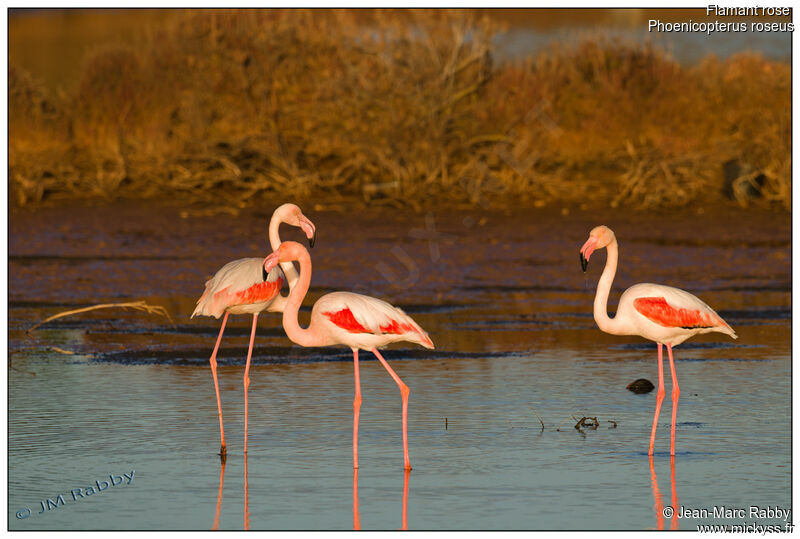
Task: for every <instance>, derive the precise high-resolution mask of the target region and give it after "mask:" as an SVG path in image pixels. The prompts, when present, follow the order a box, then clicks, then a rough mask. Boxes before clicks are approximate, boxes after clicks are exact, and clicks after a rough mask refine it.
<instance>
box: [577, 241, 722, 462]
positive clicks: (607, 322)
mask: <svg viewBox="0 0 800 539" xmlns="http://www.w3.org/2000/svg"><path fill="white" fill-rule="evenodd" d="M603 247H606V248H607V249H608V258H607V259H606V267H605V269H604V270H603V274H602V275H601V276H600V282H599V283H598V284H597V295H596V296H595V298H594V320H595V322H597V326H598V327H599V328H600V329H601V330H603V331H605V332H606V333H610V334H612V335H639V336H641V337H644V338H645V339H649V340H651V341H655V342H656V343H658V394H657V395H656V413H655V416H654V417H653V428H652V432H651V434H650V449H649V452H648V455H652V454H653V444H654V442H655V437H656V423H657V422H658V414H659V412H661V402H662V401H663V400H664V395H665V392H664V368H663V352H662V345H666V346H667V353H668V354H669V369H670V373H671V375H672V434H671V449H670V455H674V454H675V419H676V418H677V414H678V396H679V395H680V388H679V387H678V379H677V378H676V376H675V364H674V362H673V359H672V347H673V346H677V345H679V344H680V343H682V342H683V341H685V340H686V339H688V338H689V337H692V336H694V335H699V334H700V333H710V332H712V331H718V332H719V333H725V334H726V335H730V336H731V337H733V338H734V339H736V338H737V337H736V333H734V331H733V329H732V328H731V327H730V326H729V325H728V324H727V323H726V322H725V320H723V319H722V318H720V316H719V315H718V314H717V313H716V312H714V309H712V308H711V307H709V306H708V305H706V304H705V303H703V302H702V301H700V299H698V298H697V297H695V296H693V295H692V294H690V293H688V292H685V291H683V290H680V289H678V288H673V287H671V286H664V285H660V284H651V283H640V284H636V285H633V286H632V287H630V288H628V289H627V290H626V291H625V292H623V293H622V296H621V297H620V298H619V306H618V307H617V314H616V316H614V318H609V316H608V313H607V304H608V293H609V292H610V291H611V282H612V281H613V280H614V274H615V273H616V271H617V257H618V254H619V253H618V250H617V238H616V236H614V232H613V231H612V230H611V229H610V228H608V227H607V226H602V225H601V226H598V227H595V228H593V229H592V231H591V233H590V234H589V239H588V240H586V243H584V244H583V247H581V253H580V260H581V268H582V269H583V271H584V273H585V272H586V266H587V265H588V264H589V257H591V256H592V253H593V252H594V251H595V249H602V248H603Z"/></svg>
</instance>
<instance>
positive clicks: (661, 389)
mask: <svg viewBox="0 0 800 539" xmlns="http://www.w3.org/2000/svg"><path fill="white" fill-rule="evenodd" d="M663 359H664V350H663V348H662V345H661V343H658V393H657V394H656V413H655V415H654V416H653V430H652V432H651V433H650V449H649V451H648V452H647V454H648V455H652V454H653V444H655V441H656V427H657V426H658V414H659V413H661V402H662V401H663V400H664V395H665V394H666V392H665V391H664V362H663Z"/></svg>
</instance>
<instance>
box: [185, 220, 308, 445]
mask: <svg viewBox="0 0 800 539" xmlns="http://www.w3.org/2000/svg"><path fill="white" fill-rule="evenodd" d="M281 223H287V224H290V225H292V226H296V227H299V228H300V229H302V230H303V232H305V234H306V236H308V242H309V245H310V246H311V247H313V246H314V242H315V241H316V238H317V233H316V227H315V226H314V223H312V222H311V221H310V220H309V219H308V218H307V217H306V216H305V215H303V212H302V211H300V208H298V207H297V206H295V205H294V204H283V205H282V206H279V207H278V208H277V209H276V210H275V211H274V212H273V214H272V218H271V219H270V222H269V242H270V247H271V248H272V249H273V250H275V249H277V248H278V246H279V245H280V244H281V239H280V237H279V236H278V229H279V228H280V225H281ZM263 264H264V259H263V258H240V259H238V260H234V261H232V262H228V263H227V264H225V265H224V266H222V268H220V269H219V271H217V273H216V274H215V275H214V277H212V278H211V279H209V280H208V281H206V289H205V291H204V292H203V295H202V296H200V299H199V300H197V307H196V308H195V310H194V312H193V313H192V316H191V318H194V317H195V316H198V315H200V316H213V317H214V318H219V317H220V316H221V315H222V314H223V313H224V314H225V316H224V317H223V318H222V327H220V329H219V337H217V344H216V345H215V346H214V352H212V354H211V359H210V363H211V374H212V375H213V377H214V390H215V391H216V393H217V410H218V411H219V435H220V439H221V446H220V450H219V454H220V456H221V457H225V454H226V453H227V450H226V446H225V430H224V429H223V427H222V401H220V398H219V383H218V382H217V351H218V350H219V343H220V341H222V333H223V332H224V331H225V324H226V322H227V321H228V315H229V314H252V315H253V327H252V329H251V331H250V347H249V348H248V350H247V365H246V367H245V369H244V452H245V453H247V388H248V387H249V386H250V377H249V373H250V357H251V356H252V354H253V340H254V339H255V336H256V322H257V321H258V314H259V313H260V312H262V311H270V312H282V311H283V309H284V307H285V305H286V300H287V297H286V296H282V295H281V294H280V291H281V287H282V286H283V281H284V276H285V277H286V279H287V280H288V282H289V290H291V289H292V288H293V287H294V286H295V284H296V283H297V278H298V275H297V270H296V269H295V267H294V265H293V264H292V263H291V262H289V263H287V264H281V268H280V269H277V268H274V269H273V270H272V271H266V270H264V266H263ZM281 270H283V274H281Z"/></svg>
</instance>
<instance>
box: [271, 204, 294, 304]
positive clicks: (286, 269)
mask: <svg viewBox="0 0 800 539" xmlns="http://www.w3.org/2000/svg"><path fill="white" fill-rule="evenodd" d="M281 223H286V221H285V220H284V217H283V215H281V214H279V213H278V212H276V213H273V214H272V219H270V221H269V246H270V247H272V250H273V251H277V250H278V246H279V245H280V244H281V237H280V235H279V234H278V229H279V228H280V226H281ZM281 269H282V270H283V274H284V275H286V280H287V282H288V283H289V290H291V289H292V288H294V287H295V285H296V284H297V279H298V275H297V270H296V269H295V267H294V264H293V263H291V262H281ZM281 297H283V296H281ZM276 299H277V298H276Z"/></svg>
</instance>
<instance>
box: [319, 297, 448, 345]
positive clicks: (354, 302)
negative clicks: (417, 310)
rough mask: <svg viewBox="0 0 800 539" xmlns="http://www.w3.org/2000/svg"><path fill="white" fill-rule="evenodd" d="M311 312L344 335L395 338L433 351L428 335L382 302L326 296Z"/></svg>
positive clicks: (408, 317)
mask: <svg viewBox="0 0 800 539" xmlns="http://www.w3.org/2000/svg"><path fill="white" fill-rule="evenodd" d="M314 310H315V311H319V313H320V314H321V315H322V316H323V317H325V318H327V319H328V320H329V321H330V322H331V323H332V324H333V325H335V326H337V327H338V328H340V329H343V330H345V331H347V332H348V333H357V334H358V333H361V334H372V335H378V336H381V335H397V336H398V337H401V338H402V339H398V340H408V341H412V342H416V343H419V344H421V345H422V346H425V347H428V348H433V342H432V341H431V339H430V337H429V336H428V333H427V332H426V331H425V330H424V329H422V328H421V327H420V326H419V325H418V324H417V323H416V322H415V321H414V320H413V319H412V318H411V317H410V316H408V315H407V314H406V313H405V312H403V310H402V309H399V308H397V307H395V306H393V305H390V304H389V303H386V302H385V301H383V300H380V299H377V298H373V297H370V296H363V295H361V294H353V293H350V292H332V293H330V294H326V295H325V296H323V297H322V298H320V299H319V301H317V303H316V304H315V305H314Z"/></svg>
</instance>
